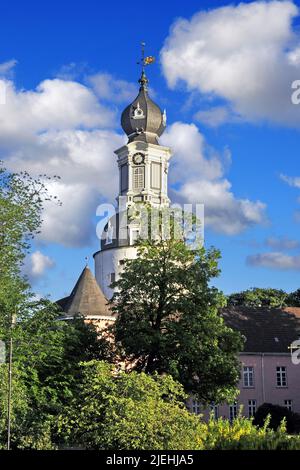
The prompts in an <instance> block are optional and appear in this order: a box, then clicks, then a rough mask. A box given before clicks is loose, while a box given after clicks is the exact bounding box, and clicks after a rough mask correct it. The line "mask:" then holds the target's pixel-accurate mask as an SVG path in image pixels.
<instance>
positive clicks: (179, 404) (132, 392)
mask: <svg viewBox="0 0 300 470" xmlns="http://www.w3.org/2000/svg"><path fill="white" fill-rule="evenodd" d="M82 367H83V381H82V384H81V386H80V391H79V393H78V395H77V397H76V398H75V399H74V400H73V401H72V403H71V404H70V406H69V408H67V409H65V411H64V413H63V414H62V415H61V416H60V419H59V422H60V425H59V428H60V432H61V433H62V434H64V436H65V442H66V443H67V444H68V445H69V446H76V447H78V446H82V447H84V448H87V449H128V450H132V449H138V450H144V449H146V450H147V449H148V450H155V449H162V450H175V449H201V448H202V437H201V436H202V429H203V428H204V425H203V424H201V422H200V420H199V418H198V417H196V416H194V415H191V414H190V413H189V412H188V411H187V410H186V409H185V407H184V399H185V393H184V392H183V388H182V386H181V385H180V384H178V383H177V382H175V381H174V380H173V379H172V377H170V376H159V375H154V376H149V375H146V374H144V373H140V374H138V373H136V372H132V373H130V374H128V373H125V372H120V371H117V370H116V369H115V368H114V367H113V366H111V365H109V364H107V363H105V362H100V361H92V362H89V363H84V364H83V365H82Z"/></svg>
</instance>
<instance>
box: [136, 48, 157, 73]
mask: <svg viewBox="0 0 300 470" xmlns="http://www.w3.org/2000/svg"><path fill="white" fill-rule="evenodd" d="M145 46H146V43H145V42H141V53H142V56H141V60H140V61H139V62H137V63H138V64H139V65H141V66H142V72H144V71H145V66H146V65H150V64H153V62H155V57H154V56H153V55H148V56H145Z"/></svg>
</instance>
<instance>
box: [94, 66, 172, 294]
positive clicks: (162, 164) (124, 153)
mask: <svg viewBox="0 0 300 470" xmlns="http://www.w3.org/2000/svg"><path fill="white" fill-rule="evenodd" d="M143 65H145V60H144V59H143ZM139 84H140V89H139V93H138V95H137V97H136V98H135V99H134V101H133V102H132V103H131V104H130V105H128V106H127V107H126V108H125V110H124V111H123V113H122V117H121V125H122V128H123V130H124V132H125V133H126V134H127V136H128V142H127V144H126V145H124V146H123V147H121V148H119V149H117V150H116V151H115V154H116V155H117V162H118V168H119V194H118V197H117V202H118V209H117V214H116V216H115V217H113V218H111V219H110V220H109V222H108V224H107V225H106V227H105V233H104V234H103V235H104V236H103V237H102V240H101V241H100V245H101V246H100V250H99V251H97V252H96V253H95V254H94V260H95V276H96V280H97V282H98V284H99V286H100V288H101V289H102V291H103V292H104V294H105V296H106V297H107V298H111V297H112V295H113V289H111V288H110V287H109V286H110V284H111V283H112V282H113V281H114V280H118V276H119V274H120V272H121V270H122V264H123V260H124V259H128V258H129V259H134V258H135V257H136V254H137V249H136V247H135V246H134V243H135V240H136V239H137V237H138V235H139V231H140V227H139V225H138V224H137V223H132V222H131V223H128V222H127V221H126V224H125V226H124V225H122V212H121V210H124V208H125V210H126V209H127V208H128V207H130V206H131V205H133V204H138V203H147V204H150V205H152V206H155V207H157V208H160V207H161V208H162V207H168V206H169V203H170V200H169V198H168V167H169V159H170V157H171V150H170V148H169V147H164V146H162V145H160V144H159V137H160V136H161V135H162V133H163V132H164V130H165V127H166V112H165V111H164V112H162V111H161V109H160V108H159V107H158V106H157V105H156V104H155V103H154V102H153V101H152V100H151V98H150V97H149V94H148V79H147V77H146V75H145V71H144V67H143V69H142V74H141V77H140V79H139ZM120 229H122V230H120ZM120 233H122V236H120ZM124 234H125V235H124Z"/></svg>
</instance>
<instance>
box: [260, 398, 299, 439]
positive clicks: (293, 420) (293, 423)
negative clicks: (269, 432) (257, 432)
mask: <svg viewBox="0 0 300 470" xmlns="http://www.w3.org/2000/svg"><path fill="white" fill-rule="evenodd" d="M268 415H270V417H271V418H270V423H269V427H270V428H271V429H273V430H276V429H277V428H278V426H279V425H280V423H281V422H282V420H283V419H285V421H286V429H287V432H288V433H290V434H294V433H299V432H300V415H299V414H298V413H294V412H292V411H289V410H288V409H287V408H285V407H284V406H279V405H273V404H271V403H264V404H263V405H261V406H260V407H259V408H258V410H257V412H256V414H255V418H254V421H253V423H254V424H256V425H258V426H260V427H261V426H263V425H264V422H265V420H266V418H267V416H268Z"/></svg>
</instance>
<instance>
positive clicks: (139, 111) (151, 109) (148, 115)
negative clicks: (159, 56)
mask: <svg viewBox="0 0 300 470" xmlns="http://www.w3.org/2000/svg"><path fill="white" fill-rule="evenodd" d="M139 83H140V91H139V94H138V96H137V97H136V98H135V100H134V101H133V102H132V103H131V104H130V105H129V106H127V108H125V109H124V111H123V113H122V117H121V125H122V128H123V130H124V132H125V133H126V134H127V136H128V142H134V141H139V142H148V143H151V144H158V138H159V137H160V136H161V135H162V133H163V132H164V130H165V128H166V112H165V111H164V112H163V113H162V111H161V109H160V108H159V107H158V106H157V104H155V103H154V102H153V101H152V100H151V99H150V98H149V95H148V87H147V85H148V78H147V77H146V74H145V72H144V70H143V71H142V75H141V78H140V79H139Z"/></svg>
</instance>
